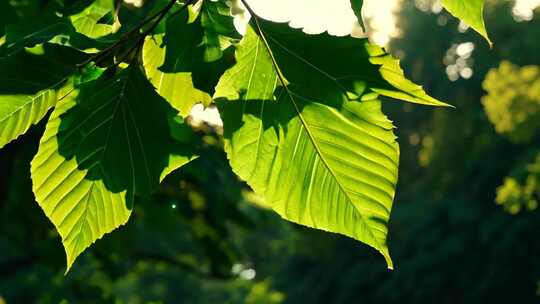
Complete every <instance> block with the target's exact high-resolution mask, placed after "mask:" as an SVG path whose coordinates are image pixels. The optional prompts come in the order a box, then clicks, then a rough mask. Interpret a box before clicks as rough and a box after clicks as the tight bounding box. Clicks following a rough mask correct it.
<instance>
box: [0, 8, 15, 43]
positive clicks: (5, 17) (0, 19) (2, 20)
mask: <svg viewBox="0 0 540 304" xmlns="http://www.w3.org/2000/svg"><path fill="white" fill-rule="evenodd" d="M17 20H18V18H17V15H16V13H15V10H14V9H13V7H12V6H11V4H10V3H9V1H0V37H2V36H4V32H5V27H6V25H8V24H10V23H15V22H17ZM1 44H2V43H1V41H0V45H1Z"/></svg>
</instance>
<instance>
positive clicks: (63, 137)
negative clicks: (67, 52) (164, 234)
mask: <svg viewBox="0 0 540 304" xmlns="http://www.w3.org/2000/svg"><path fill="white" fill-rule="evenodd" d="M175 115H176V114H175V112H174V111H172V109H171V108H170V107H169V106H168V105H167V103H165V102H164V101H163V100H162V99H161V98H160V97H159V95H157V94H156V93H155V92H154V90H153V88H152V87H151V85H150V83H148V81H147V80H146V79H145V78H144V76H143V75H142V73H141V72H140V71H139V69H138V68H129V69H128V70H125V71H122V72H120V73H119V74H118V75H113V76H111V75H108V74H104V75H103V76H101V77H100V78H98V79H97V80H94V81H90V82H87V83H84V84H82V85H80V86H79V87H78V88H77V91H76V92H74V93H73V95H71V96H70V98H67V100H66V101H65V102H63V103H62V104H61V106H60V107H59V108H58V109H57V110H55V112H54V114H53V116H52V117H51V119H50V121H49V123H48V125H47V131H46V133H45V135H44V136H43V138H42V141H41V144H40V150H39V152H38V154H37V155H36V157H35V159H34V160H33V162H32V180H33V186H34V187H33V190H34V193H35V195H36V200H37V201H38V203H39V205H40V206H41V207H42V208H43V210H44V212H45V214H46V215H47V216H48V217H49V219H50V220H51V221H52V222H53V224H54V225H55V227H56V228H57V230H58V232H59V234H60V236H61V237H62V241H63V244H64V247H65V249H66V254H67V266H68V269H69V268H70V267H71V265H72V263H73V262H74V261H75V259H76V258H77V256H78V255H79V254H80V253H81V252H83V251H84V250H85V249H86V248H87V247H88V246H90V245H91V244H92V243H93V242H94V241H95V240H97V239H99V238H101V237H102V236H103V235H104V234H105V233H108V232H110V231H112V230H114V229H115V228H116V227H118V226H119V225H122V224H124V223H125V222H126V221H127V219H128V218H129V214H130V212H131V209H132V206H133V201H134V197H135V195H136V194H137V195H143V196H145V195H149V194H150V193H151V192H152V191H153V189H154V188H155V187H156V186H157V185H158V184H159V182H160V180H161V179H162V178H163V172H171V171H172V170H174V169H176V168H178V167H180V166H182V165H184V164H186V163H187V162H189V161H190V160H191V159H192V158H193V157H194V156H193V151H192V149H193V148H191V147H189V146H187V145H185V144H184V143H181V142H179V141H177V140H176V139H175V138H174V137H173V135H172V133H174V128H177V127H179V126H178V123H179V121H177V120H175V119H174V118H175Z"/></svg>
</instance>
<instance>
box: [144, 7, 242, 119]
mask: <svg viewBox="0 0 540 304" xmlns="http://www.w3.org/2000/svg"><path fill="white" fill-rule="evenodd" d="M220 5H222V4H221V3H213V2H208V3H207V2H204V3H203V6H202V8H201V12H200V13H199V14H195V13H194V12H192V13H193V14H195V16H196V17H195V18H193V17H191V18H190V15H189V14H188V12H187V11H184V12H181V13H179V14H175V15H172V16H171V17H169V19H168V20H167V27H166V34H165V35H163V34H158V35H154V36H153V37H150V38H148V39H146V41H145V44H144V48H143V62H144V67H145V70H146V74H147V76H148V78H149V79H150V81H151V82H152V84H153V85H154V86H155V87H156V89H157V91H158V93H159V94H160V95H161V96H163V97H164V98H165V99H166V100H167V101H169V103H170V104H171V105H172V106H173V107H174V108H175V109H177V110H178V111H180V113H181V115H182V116H184V117H186V116H187V115H189V113H190V111H191V108H192V107H193V105H195V104H197V103H202V104H204V105H208V104H210V102H211V100H212V98H211V96H210V94H213V88H214V87H215V85H216V84H217V81H218V79H219V76H220V75H221V74H223V72H224V71H225V70H226V69H227V68H228V67H229V64H228V63H227V62H226V61H225V60H224V59H223V48H226V47H228V44H227V43H226V41H228V39H229V36H226V35H230V33H231V31H233V32H235V31H234V26H233V25H232V18H231V17H224V16H223V15H220V11H219V10H218V8H219V7H220ZM227 18H228V19H227ZM227 21H228V22H229V23H230V24H229V23H227Z"/></svg>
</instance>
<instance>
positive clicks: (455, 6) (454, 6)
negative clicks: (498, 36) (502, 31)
mask: <svg viewBox="0 0 540 304" xmlns="http://www.w3.org/2000/svg"><path fill="white" fill-rule="evenodd" d="M442 3H443V6H444V7H445V8H446V9H447V10H448V11H449V12H450V13H451V14H452V15H454V16H456V17H457V18H459V19H461V20H463V22H465V23H466V24H467V25H469V26H470V27H472V28H473V29H474V30H475V31H477V32H478V33H480V34H481V35H482V36H484V38H486V40H487V41H488V43H489V44H490V45H491V40H490V39H489V35H488V33H487V31H486V26H485V24H484V0H443V1H442Z"/></svg>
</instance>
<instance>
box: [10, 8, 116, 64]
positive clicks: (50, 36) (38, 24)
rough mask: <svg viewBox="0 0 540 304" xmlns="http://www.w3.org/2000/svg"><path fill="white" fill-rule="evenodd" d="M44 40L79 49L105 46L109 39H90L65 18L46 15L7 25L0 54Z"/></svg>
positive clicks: (12, 51)
mask: <svg viewBox="0 0 540 304" xmlns="http://www.w3.org/2000/svg"><path fill="white" fill-rule="evenodd" d="M45 42H50V43H55V44H59V45H65V46H70V47H73V48H76V49H79V50H94V49H101V48H104V47H106V46H107V44H108V43H109V42H110V41H100V40H95V39H91V38H89V37H87V36H85V35H83V34H81V33H78V32H77V30H76V29H75V28H74V27H73V25H72V24H71V21H70V20H69V19H67V18H60V17H56V16H53V17H50V16H46V17H43V18H39V19H38V20H32V21H30V22H22V23H17V24H10V25H8V26H7V27H6V36H5V43H4V44H3V45H2V47H1V48H0V56H10V55H12V54H15V53H17V52H18V51H20V50H22V49H24V48H27V47H34V46H36V45H39V44H42V43H45Z"/></svg>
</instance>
